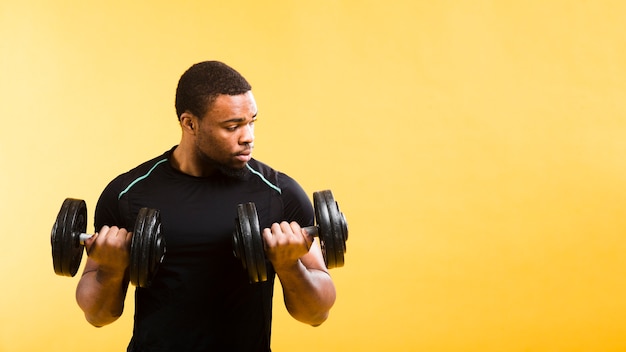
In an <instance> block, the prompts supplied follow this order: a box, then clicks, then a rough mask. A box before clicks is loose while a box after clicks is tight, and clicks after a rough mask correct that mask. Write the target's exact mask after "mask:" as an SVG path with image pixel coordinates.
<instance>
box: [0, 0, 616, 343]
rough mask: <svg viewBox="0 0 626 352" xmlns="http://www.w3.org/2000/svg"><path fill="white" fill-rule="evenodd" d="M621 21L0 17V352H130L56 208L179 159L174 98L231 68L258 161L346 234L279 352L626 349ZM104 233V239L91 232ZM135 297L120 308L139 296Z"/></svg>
mask: <svg viewBox="0 0 626 352" xmlns="http://www.w3.org/2000/svg"><path fill="white" fill-rule="evenodd" d="M625 18H626V2H623V1H618V0H616V1H587V0H570V1H545V0H532V1H522V0H520V1H505V0H503V1H487V0H484V1H479V0H476V1H469V0H468V1H463V0H459V1H428V0H417V1H414V0H405V1H398V0H389V1H357V0H353V1H348V0H345V1H256V0H254V1H162V0H161V1H147V0H144V1H121V0H115V1H79V0H54V1H43V0H42V1H35V0H1V1H0V101H1V103H0V116H1V118H2V124H3V125H2V128H0V147H1V149H0V165H2V166H1V167H2V171H1V173H0V226H1V228H2V237H1V239H2V242H1V243H2V245H1V247H0V248H1V251H2V254H0V275H1V276H0V278H1V280H2V289H1V291H0V292H1V293H0V294H1V296H0V297H1V299H0V350H1V351H11V352H12V351H85V350H88V351H122V350H125V347H126V344H127V342H128V340H129V338H130V335H131V326H132V312H133V302H132V299H129V300H128V302H127V308H126V311H125V314H124V316H123V317H122V318H121V319H120V320H119V321H118V322H116V323H114V324H113V325H110V326H107V327H105V328H102V329H95V328H92V327H91V326H89V325H88V324H87V323H86V322H85V320H84V319H83V317H82V313H81V312H80V310H79V309H78V307H77V305H76V303H75V301H74V289H75V286H76V283H77V281H78V278H77V277H75V278H62V277H57V276H56V275H54V273H53V270H52V261H51V256H50V243H49V233H50V228H51V226H52V223H53V222H54V219H55V217H56V214H57V212H58V210H59V207H60V204H61V202H62V200H63V199H64V198H65V197H69V196H71V197H78V198H83V199H85V200H86V201H87V203H88V209H89V217H90V219H89V223H90V224H91V223H92V215H93V209H94V205H95V202H96V200H97V197H98V195H99V193H100V191H101V190H102V188H103V187H104V186H105V185H106V183H107V182H108V181H109V180H110V179H111V178H113V177H114V176H116V175H117V174H119V173H121V172H124V171H126V170H128V169H129V168H131V167H133V166H135V165H137V164H138V163H140V162H142V161H144V160H147V159H148V158H150V157H153V156H156V155H158V154H160V153H162V152H163V151H165V150H167V149H168V148H170V147H171V146H173V145H174V144H176V143H178V140H179V135H180V131H179V128H178V125H177V120H176V116H175V112H174V107H173V101H174V98H173V97H174V91H175V86H176V83H177V80H178V78H179V77H180V74H182V72H183V71H184V70H185V69H186V68H187V67H188V66H190V65H191V64H193V63H195V62H198V61H202V60H207V59H217V60H222V61H224V62H226V63H228V64H230V65H232V66H233V67H235V68H236V69H238V70H239V71H240V72H241V73H242V74H244V76H246V77H247V78H248V79H249V81H250V82H251V83H252V85H253V91H254V93H255V95H256V98H257V103H258V105H259V109H260V112H259V122H258V124H257V143H256V146H257V148H256V151H255V156H256V157H257V158H258V159H260V160H263V161H265V162H267V163H269V164H270V165H273V166H274V167H276V168H278V169H280V170H282V171H285V172H287V173H288V174H290V175H292V176H294V177H295V178H296V179H297V180H299V181H300V182H301V184H302V185H303V187H304V188H305V189H306V190H307V192H308V193H310V194H311V193H312V192H313V191H316V190H321V189H327V188H330V189H332V190H333V192H334V194H335V197H336V198H337V200H338V201H339V204H340V207H341V210H342V211H343V212H344V214H345V215H346V217H347V219H348V222H349V225H350V236H351V237H350V239H349V241H348V253H346V266H345V267H343V268H340V269H333V271H332V275H333V277H334V279H335V283H336V286H337V289H338V299H337V302H336V305H335V307H334V308H333V310H332V312H331V316H330V319H329V320H328V321H327V322H326V323H325V324H324V325H322V326H321V327H318V328H312V327H308V326H306V325H303V324H300V323H298V322H296V321H295V320H293V319H291V318H290V317H288V315H287V313H286V312H285V309H284V306H283V305H282V303H281V297H280V288H278V289H277V296H276V305H275V309H274V312H275V320H274V322H275V323H274V330H273V349H274V350H275V351H278V352H280V351H624V350H626V216H625V214H624V213H625V208H626V207H625V206H624V205H625V202H626V187H625V181H626V158H625V157H624V156H625V152H626V138H625V137H626V29H625V28H626V27H625V26H624V19H625ZM89 230H90V231H91V230H92V228H91V226H90V229H89ZM132 292H133V289H131V291H130V293H129V298H131V297H132Z"/></svg>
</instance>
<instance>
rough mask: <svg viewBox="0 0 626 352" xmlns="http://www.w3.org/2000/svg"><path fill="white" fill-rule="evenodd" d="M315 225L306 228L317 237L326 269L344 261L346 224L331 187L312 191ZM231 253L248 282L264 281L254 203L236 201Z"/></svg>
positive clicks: (341, 264)
mask: <svg viewBox="0 0 626 352" xmlns="http://www.w3.org/2000/svg"><path fill="white" fill-rule="evenodd" d="M313 208H314V210H315V222H316V224H317V225H315V226H309V227H305V228H304V229H305V230H306V231H307V233H308V234H310V235H312V236H316V237H319V239H320V244H321V248H322V255H323V256H324V262H325V263H326V267H327V268H329V269H332V268H336V267H341V266H343V264H344V253H345V252H346V241H347V240H348V224H347V223H346V218H345V217H344V216H343V213H341V212H340V211H339V205H338V204H337V202H336V201H335V198H334V197H333V194H332V192H331V191H330V190H325V191H319V192H314V193H313ZM232 242H233V254H234V255H235V257H236V258H238V259H239V260H241V263H242V265H243V267H244V269H246V270H247V271H248V277H249V278H250V282H260V281H266V280H267V266H266V261H265V249H264V245H263V237H262V235H261V228H260V226H259V218H258V215H257V212H256V206H255V205H254V203H245V204H239V205H238V206H237V218H236V219H235V232H234V233H233V239H232Z"/></svg>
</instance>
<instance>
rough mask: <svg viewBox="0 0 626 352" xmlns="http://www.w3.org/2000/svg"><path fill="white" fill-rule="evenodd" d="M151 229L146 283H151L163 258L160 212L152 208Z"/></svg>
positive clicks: (163, 244) (163, 241)
mask: <svg viewBox="0 0 626 352" xmlns="http://www.w3.org/2000/svg"><path fill="white" fill-rule="evenodd" d="M151 218H152V221H151V223H152V224H153V225H152V231H150V237H151V238H150V241H149V242H148V243H149V244H150V257H149V259H148V263H149V264H148V265H149V267H148V285H150V284H151V283H152V279H153V278H154V275H156V273H157V271H158V269H159V266H160V265H161V263H162V262H163V259H164V258H165V239H164V238H163V234H162V233H161V213H160V212H159V211H158V210H153V213H152V215H151Z"/></svg>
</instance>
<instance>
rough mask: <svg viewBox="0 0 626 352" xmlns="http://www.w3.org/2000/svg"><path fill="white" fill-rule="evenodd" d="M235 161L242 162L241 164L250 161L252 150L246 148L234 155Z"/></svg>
mask: <svg viewBox="0 0 626 352" xmlns="http://www.w3.org/2000/svg"><path fill="white" fill-rule="evenodd" d="M235 159H237V160H239V161H242V162H248V161H250V159H252V148H247V149H244V150H242V151H240V152H238V153H236V154H235Z"/></svg>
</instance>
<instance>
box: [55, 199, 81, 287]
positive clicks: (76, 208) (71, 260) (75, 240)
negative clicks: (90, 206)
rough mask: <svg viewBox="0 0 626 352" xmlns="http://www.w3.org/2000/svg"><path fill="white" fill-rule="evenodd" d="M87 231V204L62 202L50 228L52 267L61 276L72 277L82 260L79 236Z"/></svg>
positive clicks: (78, 200) (79, 200)
mask: <svg viewBox="0 0 626 352" xmlns="http://www.w3.org/2000/svg"><path fill="white" fill-rule="evenodd" d="M86 230H87V204H86V203H85V201H83V200H81V199H73V198H67V199H65V200H64V201H63V204H62V205H61V209H60V211H59V214H58V215H57V218H56V221H55V222H54V225H53V226H52V232H51V234H50V242H51V245H52V265H53V267H54V272H55V273H56V274H57V275H61V276H74V275H76V272H78V268H79V267H80V262H81V260H82V258H83V248H84V246H83V245H81V244H80V234H81V233H84V232H85V231H86Z"/></svg>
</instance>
